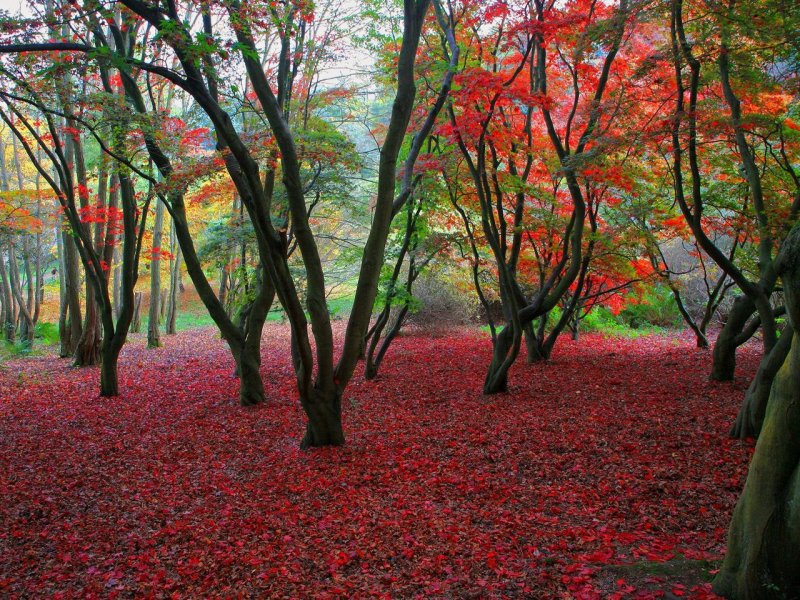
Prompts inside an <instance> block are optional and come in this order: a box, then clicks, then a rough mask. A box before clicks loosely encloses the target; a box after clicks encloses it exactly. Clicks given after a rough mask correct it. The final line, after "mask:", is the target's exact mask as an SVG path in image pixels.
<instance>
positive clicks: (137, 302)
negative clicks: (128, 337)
mask: <svg viewBox="0 0 800 600" xmlns="http://www.w3.org/2000/svg"><path fill="white" fill-rule="evenodd" d="M142 295H143V293H142V292H136V293H135V294H134V295H133V319H131V329H130V330H131V333H139V332H140V331H141V329H142Z"/></svg>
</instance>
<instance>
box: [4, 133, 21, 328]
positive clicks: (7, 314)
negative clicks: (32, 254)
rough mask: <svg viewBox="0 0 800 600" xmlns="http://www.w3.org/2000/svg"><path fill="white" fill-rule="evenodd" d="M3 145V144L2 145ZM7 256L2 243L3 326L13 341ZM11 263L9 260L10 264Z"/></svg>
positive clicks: (15, 325) (12, 314)
mask: <svg viewBox="0 0 800 600" xmlns="http://www.w3.org/2000/svg"><path fill="white" fill-rule="evenodd" d="M0 147H1V146H0ZM5 261H6V258H5V256H3V252H2V245H0V295H2V297H0V300H1V301H2V306H3V311H2V312H3V314H2V327H3V337H4V338H5V340H6V341H7V342H13V341H14V338H15V335H16V332H17V324H16V322H15V321H16V320H15V319H14V305H13V300H12V298H11V282H10V281H9V279H8V273H7V270H6V266H5V265H6V263H5ZM10 264H11V263H10V262H9V265H10Z"/></svg>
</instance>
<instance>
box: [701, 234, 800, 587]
mask: <svg viewBox="0 0 800 600" xmlns="http://www.w3.org/2000/svg"><path fill="white" fill-rule="evenodd" d="M781 255H782V259H779V260H776V263H778V264H779V267H783V268H782V269H781V270H782V271H783V272H782V273H781V275H782V278H783V284H784V286H783V287H784V294H785V296H786V306H787V313H788V316H789V324H790V325H791V326H792V327H793V328H794V329H795V331H797V326H798V324H800V226H797V225H795V227H794V228H793V230H792V232H791V233H790V234H789V236H788V237H787V238H786V240H785V242H784V246H783V247H782V249H781ZM779 273H780V271H779ZM784 336H786V337H789V336H787V335H786V334H784ZM791 340H792V341H791V349H790V350H789V353H788V356H787V357H786V360H785V361H784V362H783V366H782V367H781V368H780V370H779V371H778V373H777V375H776V376H775V379H774V381H773V382H772V390H771V392H770V396H769V401H768V403H767V408H766V416H765V417H764V425H763V427H762V429H761V435H759V437H758V443H757V444H756V450H755V453H754V454H753V459H752V461H751V463H750V469H749V471H748V473H747V481H746V483H745V486H744V490H743V491H742V495H741V496H740V498H739V502H738V503H737V505H736V509H735V510H734V513H733V519H732V521H731V525H730V529H729V530H728V547H727V552H726V554H725V560H724V562H723V564H722V567H721V568H720V571H719V573H718V574H717V576H716V578H715V579H714V584H713V585H714V591H715V592H716V593H718V594H720V595H722V596H725V597H726V598H735V599H737V600H751V599H752V600H759V599H761V598H796V597H797V592H798V590H800V569H798V568H797V565H798V557H800V339H798V336H797V335H793V336H791Z"/></svg>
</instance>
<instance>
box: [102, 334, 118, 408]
mask: <svg viewBox="0 0 800 600" xmlns="http://www.w3.org/2000/svg"><path fill="white" fill-rule="evenodd" d="M103 346H104V347H103V352H102V360H101V361H100V395H101V396H104V397H111V396H118V395H119V377H118V374H117V364H118V363H119V353H120V350H122V347H121V346H119V345H117V344H110V343H107V344H103Z"/></svg>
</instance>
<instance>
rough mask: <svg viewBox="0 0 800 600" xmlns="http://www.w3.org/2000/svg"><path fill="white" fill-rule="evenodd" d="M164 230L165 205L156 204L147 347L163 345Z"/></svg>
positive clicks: (161, 203)
mask: <svg viewBox="0 0 800 600" xmlns="http://www.w3.org/2000/svg"><path fill="white" fill-rule="evenodd" d="M163 229H164V203H163V202H161V201H159V202H158V203H157V204H156V218H155V222H154V223H153V250H152V255H151V260H150V311H149V313H148V314H149V318H148V321H147V347H148V348H158V347H159V346H160V345H161V336H160V332H159V329H160V328H159V326H158V322H159V317H160V316H161V237H162V232H163Z"/></svg>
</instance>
